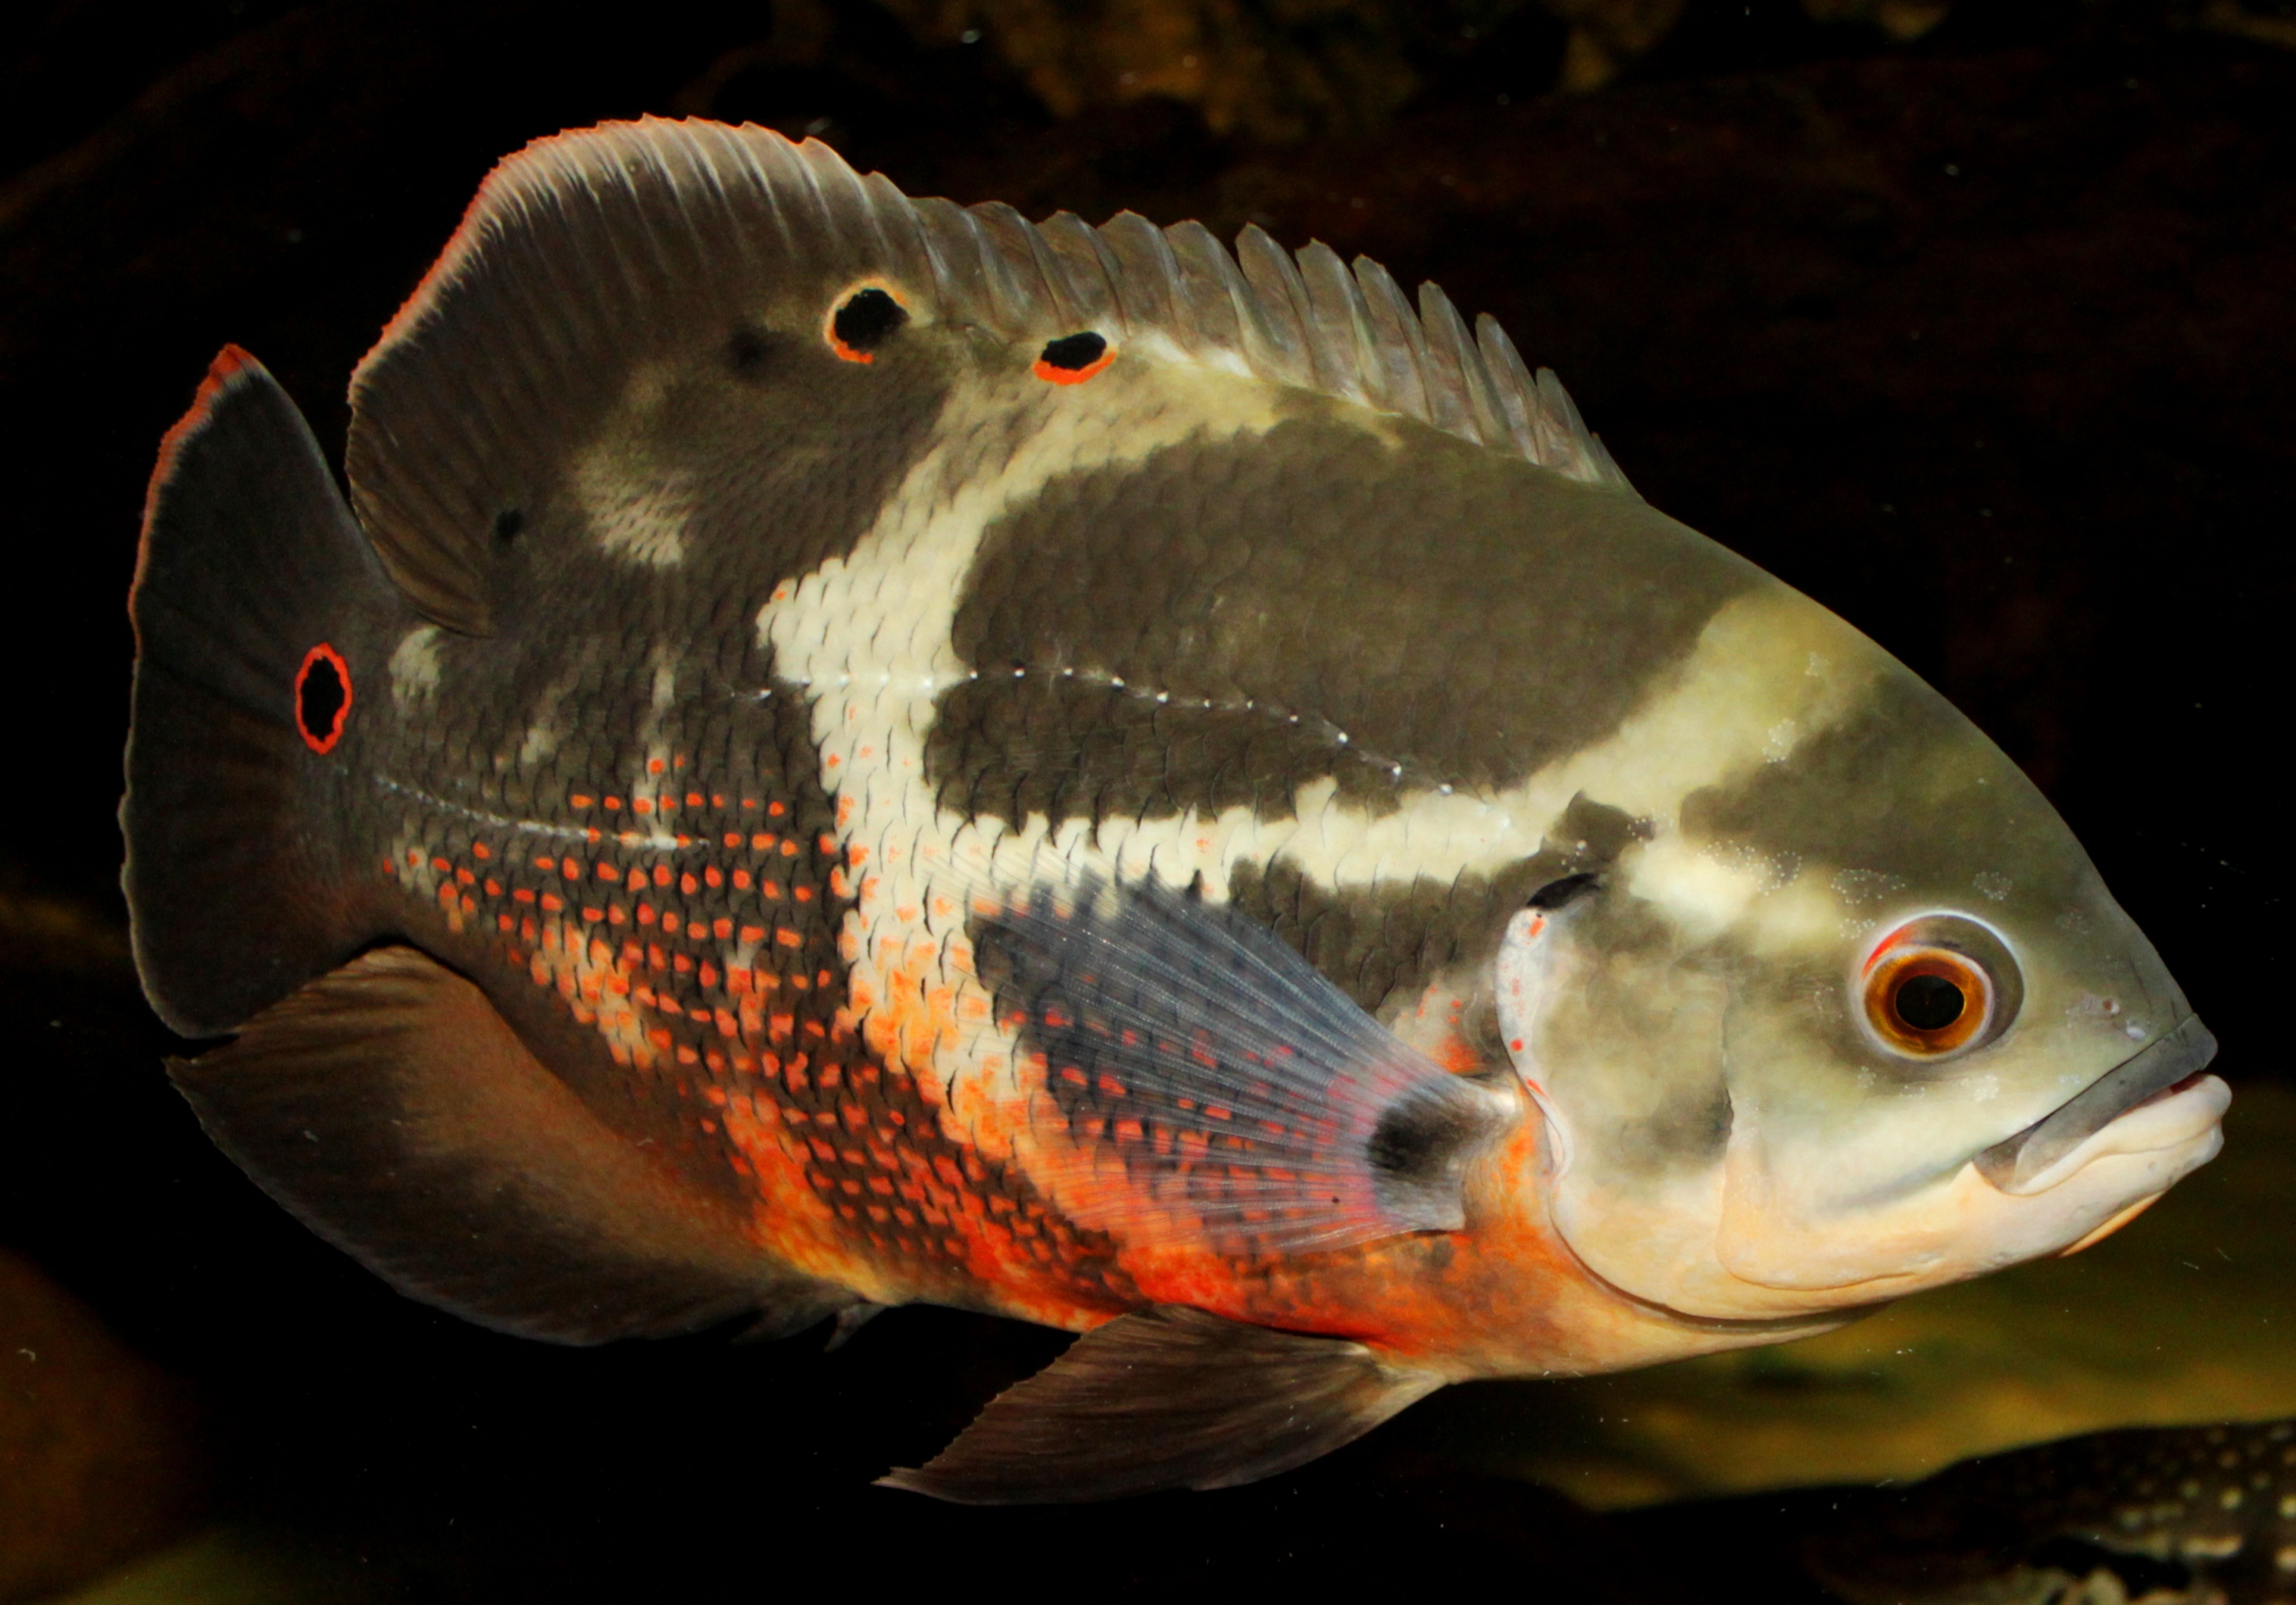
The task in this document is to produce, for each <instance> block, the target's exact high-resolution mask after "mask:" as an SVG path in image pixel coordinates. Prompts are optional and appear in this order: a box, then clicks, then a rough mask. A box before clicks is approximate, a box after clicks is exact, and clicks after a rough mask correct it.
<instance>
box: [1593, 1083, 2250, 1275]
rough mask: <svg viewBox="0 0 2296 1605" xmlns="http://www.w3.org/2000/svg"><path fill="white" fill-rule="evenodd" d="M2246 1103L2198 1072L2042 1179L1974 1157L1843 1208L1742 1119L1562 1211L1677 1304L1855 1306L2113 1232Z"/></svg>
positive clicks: (1606, 1257) (2190, 1165) (1600, 1257)
mask: <svg viewBox="0 0 2296 1605" xmlns="http://www.w3.org/2000/svg"><path fill="white" fill-rule="evenodd" d="M2230 1103H2231V1090H2230V1089H2229V1088H2227V1087H2226V1086H2225V1084H2224V1083H2223V1081H2222V1080H2219V1079H2218V1078H2216V1077H2214V1076H2210V1075H2200V1076H2196V1077H2192V1078H2188V1079H2187V1080H2186V1081H2184V1082H2182V1083H2179V1084H2178V1085H2177V1086H2176V1087H2174V1088H2172V1089H2168V1090H2165V1091H2163V1092H2161V1093H2157V1094H2155V1095H2154V1096H2153V1097H2151V1098H2148V1099H2147V1100H2145V1101H2144V1103H2142V1104H2141V1105H2139V1106H2137V1107H2135V1108H2134V1109H2130V1110H2128V1111H2127V1112H2126V1113H2125V1114H2123V1115H2120V1116H2119V1117H2118V1119H2115V1120H2113V1121H2111V1122H2109V1124H2106V1125H2105V1126H2103V1127H2102V1128H2101V1129H2100V1130H2098V1131H2097V1132H2094V1133H2093V1134H2092V1135H2091V1136H2090V1137H2089V1138H2088V1139H2087V1140H2086V1141H2083V1143H2082V1144H2081V1145H2080V1146H2079V1147H2078V1148H2077V1149H2075V1150H2073V1151H2072V1152H2070V1153H2067V1154H2066V1155H2065V1156H2063V1157H2062V1158H2061V1159H2060V1160H2059V1161H2058V1162H2057V1163H2056V1164H2054V1165H2052V1166H2051V1167H2050V1169H2049V1171H2048V1175H2047V1176H2043V1177H2039V1178H2036V1179H2037V1180H2038V1181H2039V1183H2040V1184H2039V1186H2037V1187H2036V1188H2034V1189H2033V1190H2031V1191H2029V1192H2022V1193H2005V1192H2004V1191H2003V1190H2002V1189H2001V1188H2000V1187H1998V1186H1996V1184H1994V1183H1993V1182H1991V1181H1989V1180H1988V1179H1987V1177H1986V1176H1985V1175H1984V1174H1982V1173H1981V1172H1980V1170H1979V1167H1978V1165H1977V1164H1976V1162H1975V1161H1974V1160H1971V1161H1969V1162H1965V1163H1963V1164H1962V1165H1961V1166H1960V1167H1958V1168H1956V1169H1954V1170H1952V1171H1951V1172H1949V1173H1947V1174H1945V1175H1944V1176H1937V1177H1935V1178H1933V1179H1931V1180H1929V1181H1927V1182H1926V1183H1923V1184H1918V1185H1916V1186H1913V1187H1911V1188H1909V1189H1907V1190H1905V1191H1902V1192H1900V1193H1896V1194H1894V1195H1892V1196H1890V1197H1887V1198H1885V1199H1879V1200H1874V1199H1868V1200H1865V1201H1861V1202H1858V1203H1857V1204H1855V1205H1836V1206H1832V1207H1829V1206H1828V1205H1827V1204H1825V1203H1824V1202H1820V1201H1811V1200H1797V1199H1796V1198H1794V1197H1792V1196H1791V1195H1790V1194H1789V1193H1787V1191H1786V1190H1784V1189H1782V1188H1780V1187H1779V1186H1778V1185H1777V1184H1775V1180H1774V1176H1773V1173H1772V1172H1771V1169H1770V1166H1769V1165H1767V1164H1765V1163H1764V1162H1763V1158H1762V1155H1761V1145H1760V1142H1759V1140H1758V1139H1757V1138H1755V1137H1754V1135H1753V1133H1752V1132H1741V1133H1739V1137H1740V1138H1741V1139H1742V1140H1739V1141H1733V1142H1732V1144H1731V1145H1730V1150H1729V1152H1728V1153H1727V1154H1726V1156H1725V1157H1724V1158H1723V1159H1722V1161H1721V1162H1720V1163H1718V1164H1717V1165H1716V1166H1714V1167H1711V1168H1710V1169H1709V1170H1707V1171H1705V1172H1703V1173H1700V1174H1697V1175H1695V1176H1684V1177H1682V1178H1679V1179H1678V1180H1677V1181H1676V1182H1674V1184H1672V1185H1670V1186H1669V1187H1667V1188H1665V1189H1664V1190H1663V1191H1661V1192H1658V1193H1651V1194H1647V1195H1642V1196H1634V1195H1631V1194H1628V1193H1613V1192H1612V1191H1611V1190H1609V1189H1597V1188H1594V1187H1591V1186H1587V1185H1583V1183H1584V1182H1586V1181H1587V1179H1588V1178H1585V1177H1580V1178H1576V1179H1578V1181H1580V1182H1581V1183H1582V1185H1579V1186H1576V1187H1574V1186H1572V1185H1571V1181H1572V1179H1573V1178H1570V1177H1568V1176H1565V1177H1562V1178H1559V1180H1560V1181H1561V1187H1560V1190H1559V1193H1558V1197H1557V1202H1556V1210H1555V1220H1556V1225H1557V1227H1558V1228H1559V1229H1560V1231H1561V1236H1562V1237H1563V1239H1564V1241H1565V1242H1567V1243H1568V1244H1569V1245H1570V1248H1571V1250H1572V1252H1573V1253H1574V1254H1577V1255H1578V1258H1579V1259H1580V1260H1581V1262H1584V1263H1585V1264H1586V1265H1587V1269H1588V1270H1590V1271H1593V1272H1594V1273H1595V1274H1596V1275H1597V1276H1599V1277H1601V1278H1602V1279H1603V1280H1605V1281H1606V1282H1608V1283H1610V1284H1611V1285H1612V1286H1613V1287H1614V1288H1617V1289H1618V1290H1619V1291H1621V1292H1622V1293H1624V1294H1626V1295H1628V1296H1630V1297H1633V1298H1635V1299H1637V1300H1639V1301H1641V1302H1644V1303H1647V1304H1650V1305H1654V1306H1660V1307H1661V1308H1664V1309H1665V1310H1667V1311H1669V1312H1672V1313H1674V1314H1678V1315H1682V1316H1685V1317H1689V1318H1692V1319H1694V1320H1700V1321H1776V1320H1781V1319H1789V1318H1793V1317H1798V1316H1816V1315H1822V1314H1827V1313H1830V1312H1845V1311H1849V1310H1854V1309H1857V1308H1859V1307H1861V1306H1871V1305H1876V1304H1882V1303H1886V1302H1888V1301H1889V1300H1892V1299H1896V1298H1901V1297H1906V1296H1907V1295H1909V1294H1912V1293H1918V1292H1922V1291H1925V1290H1926V1289H1928V1288H1938V1287H1944V1286H1945V1285H1947V1284H1950V1283H1952V1282H1957V1281H1963V1280H1968V1279H1970V1278H1971V1277H1976V1276H1982V1275H1984V1274H1986V1273H1987V1272H1989V1271H1998V1270H2001V1269H2003V1268H2005V1267H2006V1266H2009V1265H2013V1264H2017V1263H2020V1262H2023V1261H2025V1260H2031V1259H2038V1258H2041V1257H2043V1256H2046V1255H2049V1254H2065V1253H2069V1252H2073V1251H2074V1250H2076V1249H2079V1248H2083V1247H2086V1246H2088V1245H2090V1244H2091V1243H2092V1242H2095V1241H2097V1240H2099V1239H2100V1238H2101V1237H2103V1236H2108V1235H2109V1233H2110V1232H2111V1231H2112V1230H2115V1229H2118V1228H2119V1227H2120V1226H2121V1225H2123V1224H2125V1223H2126V1221H2128V1220H2130V1219H2134V1218H2135V1216H2136V1215H2137V1214H2138V1213H2141V1212H2142V1210H2143V1207H2144V1205H2146V1204H2148V1203H2150V1202H2152V1200H2153V1199H2155V1198H2158V1197H2159V1196H2160V1195H2161V1193H2165V1192H2166V1191H2167V1190H2168V1189H2169V1188H2170V1186H2172V1185H2174V1184H2176V1183H2177V1182H2178V1181H2179V1180H2181V1179H2182V1178H2183V1177H2184V1176H2187V1175H2189V1174H2190V1173H2191V1172H2193V1171H2194V1170H2196V1169H2198V1168H2199V1167H2201V1166H2203V1165H2205V1164H2206V1163H2207V1162H2208V1161H2209V1160H2210V1159H2212V1158H2214V1157H2215V1156H2216V1153H2217V1151H2218V1150H2220V1149H2221V1148H2222V1146H2223V1134H2222V1127H2221V1122H2222V1116H2223V1113H2224V1110H2225V1108H2226V1106H2228V1105H2229V1104H2230Z"/></svg>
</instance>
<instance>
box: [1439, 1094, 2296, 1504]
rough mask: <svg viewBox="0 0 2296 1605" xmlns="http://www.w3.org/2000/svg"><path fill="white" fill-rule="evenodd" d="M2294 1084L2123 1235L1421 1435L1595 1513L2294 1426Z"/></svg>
mask: <svg viewBox="0 0 2296 1605" xmlns="http://www.w3.org/2000/svg"><path fill="white" fill-rule="evenodd" d="M2292 1201H2296V1092H2291V1091H2289V1090H2286V1089H2282V1088H2279V1087H2274V1086H2257V1085H2251V1086H2248V1087H2245V1088H2243V1089H2241V1090H2240V1092H2239V1094H2238V1096H2237V1097H2235V1098H2234V1100H2233V1104H2232V1108H2231V1114H2230V1115H2228V1116H2227V1117H2226V1120H2225V1146H2224V1151H2223V1153H2222V1154H2221V1155H2220V1156H2219V1157H2218V1158H2216V1159H2215V1161H2214V1162H2213V1163H2212V1164H2210V1165H2208V1166H2207V1167H2205V1168H2203V1169H2202V1170H2201V1171H2199V1172H2198V1173H2197V1174H2196V1175H2195V1176H2192V1177H2190V1178H2189V1179H2187V1181H2185V1182H2184V1183H2182V1184H2179V1186H2178V1187H2176V1188H2175V1189H2174V1190H2173V1191H2172V1192H2170V1194H2169V1195H2168V1196H2167V1197H2166V1198H2164V1199H2162V1200H2161V1202H2160V1203H2158V1204H2156V1205H2154V1206H2153V1208H2152V1210H2149V1211H2148V1212H2147V1213H2145V1214H2144V1215H2143V1216H2141V1217H2139V1218H2138V1219H2136V1220H2135V1221H2134V1222H2132V1223H2131V1224H2130V1225H2128V1226H2126V1227H2125V1228H2122V1229H2121V1230H2120V1231H2119V1232H2118V1234H2117V1235H2115V1236H2112V1237H2109V1238H2108V1239H2107V1240H2106V1241H2104V1242H2103V1243H2101V1244H2099V1245H2097V1246H2096V1247H2094V1248H2092V1249H2090V1250H2088V1251H2087V1252H2085V1253H2083V1254H2077V1255H2075V1256H2074V1257H2073V1258H2071V1259H2062V1260H2045V1261H2041V1262H2036V1263H2033V1264H2029V1265H2023V1266H2020V1267H2017V1268H2016V1269H2014V1270H2012V1271H2004V1272H2001V1273H1999V1274H1997V1275H1995V1276H1990V1277H1987V1278H1984V1279H1982V1280H1978V1281H1973V1282H1969V1283H1965V1284H1963V1285H1962V1286H1960V1287H1956V1288H1946V1289H1944V1290H1943V1291H1940V1292H1936V1293H1931V1294H1926V1295H1924V1296H1922V1297H1918V1298H1911V1299H1908V1300H1907V1301H1906V1302H1904V1303H1903V1304H1900V1305H1897V1306H1892V1307H1891V1308H1889V1309H1887V1310H1884V1311H1883V1312H1882V1313H1881V1314H1877V1315H1874V1316H1873V1317H1871V1318H1869V1319H1867V1320H1865V1321H1861V1322H1859V1323H1856V1324H1854V1325H1851V1326H1848V1327H1845V1328H1843V1329H1841V1330H1840V1331H1838V1332H1829V1333H1827V1334H1825V1335H1823V1336H1822V1337H1815V1338H1809V1339H1805V1340H1803V1341H1801V1342H1798V1343H1791V1344H1785V1345H1781V1346H1779V1347H1776V1348H1770V1349H1748V1350H1743V1351H1740V1352H1737V1353H1734V1354H1726V1355H1716V1356H1712V1357H1709V1358H1704V1359H1698V1360H1690V1361H1685V1362H1683V1363H1681V1364H1678V1365H1672V1366H1658V1367H1656V1368H1654V1369H1651V1370H1648V1371H1641V1372H1635V1373H1631V1374H1628V1375H1620V1376H1604V1377H1589V1378H1587V1379H1584V1380H1581V1381H1575V1382H1565V1383H1538V1384H1494V1385H1490V1386H1483V1387H1477V1388H1469V1389H1458V1390H1454V1391H1453V1392H1451V1393H1449V1394H1448V1395H1439V1396H1438V1398H1437V1400H1436V1401H1433V1402H1432V1403H1431V1404H1430V1405H1429V1406H1425V1407H1422V1410H1420V1411H1418V1412H1415V1413H1416V1414H1417V1416H1418V1417H1419V1418H1418V1419H1416V1420H1413V1421H1412V1423H1411V1425H1410V1427H1408V1428H1407V1429H1406V1430H1408V1431H1410V1432H1412V1433H1413V1434H1414V1435H1416V1434H1427V1435H1430V1436H1429V1437H1428V1438H1426V1439H1424V1440H1422V1441H1423V1442H1426V1443H1429V1444H1430V1445H1433V1444H1438V1443H1439V1445H1441V1448H1442V1450H1443V1452H1444V1453H1446V1454H1447V1455H1449V1456H1457V1457H1463V1458H1465V1459H1466V1460H1468V1461H1469V1462H1472V1463H1474V1464H1476V1465H1478V1466H1481V1467H1483V1468H1486V1469H1491V1470H1503V1471H1507V1472H1509V1473H1510V1474H1513V1475H1518V1476H1521V1477H1525V1478H1528V1479H1535V1480H1537V1481H1541V1482H1544V1483H1546V1484H1548V1485H1550V1486H1552V1487H1553V1488H1558V1489H1560V1490H1561V1491H1563V1492H1565V1493H1568V1494H1569V1495H1570V1497H1572V1498H1574V1499H1576V1500H1578V1501H1579V1502H1580V1503H1582V1504H1584V1505H1590V1506H1592V1507H1594V1508H1596V1509H1612V1510H1614V1509H1624V1508H1629V1507H1631V1506H1635V1505H1649V1504H1655V1503H1658V1502H1660V1501H1664V1500H1670V1499H1683V1498H1697V1497H1708V1496H1714V1495H1724V1494H1737V1493H1748V1492H1753V1491H1756V1490H1760V1489H1765V1488H1792V1487H1802V1486H1808V1485H1813V1484H1822V1483H1845V1482H1847V1483H1858V1482H1863V1483H1873V1482H1881V1481H1884V1480H1909V1479H1914V1478H1918V1477H1921V1476H1925V1475H1926V1474H1928V1473H1929V1472H1931V1471H1935V1470H1937V1469H1938V1468H1940V1467H1942V1466H1944V1465H1947V1464H1949V1463H1951V1462H1954V1461H1957V1460H1961V1459H1964V1458H1966V1457H1968V1456H1970V1455H1973V1454H1983V1453H1989V1452H1992V1451H1995V1450H1999V1449H2005V1448H2008V1447H2012V1446H2013V1445H2023V1444H2032V1443H2039V1442H2042V1441H2044V1440H2047V1439H2050V1438H2057V1437H2063V1436H2069V1435H2072V1434H2074V1433H2083V1432H2091V1431H2094V1430H2097V1429H2099V1428H2102V1427H2128V1426H2161V1425H2169V1424H2173V1423H2189V1422H2202V1421H2231V1420H2252V1419H2260V1418H2266V1417H2271V1416H2280V1415H2288V1414H2292V1413H2296V1240H2292V1233H2291V1231H2290V1226H2291V1220H2292V1207H2296V1206H2292Z"/></svg>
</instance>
